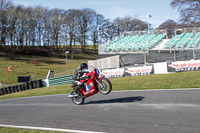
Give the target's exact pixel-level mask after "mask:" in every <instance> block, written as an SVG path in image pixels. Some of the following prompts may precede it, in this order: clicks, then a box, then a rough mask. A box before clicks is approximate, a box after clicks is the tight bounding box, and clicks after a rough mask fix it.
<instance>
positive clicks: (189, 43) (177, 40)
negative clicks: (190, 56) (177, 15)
mask: <svg viewBox="0 0 200 133" xmlns="http://www.w3.org/2000/svg"><path fill="white" fill-rule="evenodd" d="M199 42H200V32H197V33H195V34H193V33H185V34H183V33H182V34H179V35H175V36H173V37H172V38H171V39H170V40H169V41H168V42H167V43H165V48H173V47H176V48H185V47H187V48H193V47H194V46H195V47H197V46H198V44H199Z"/></svg>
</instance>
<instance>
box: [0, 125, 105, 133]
mask: <svg viewBox="0 0 200 133" xmlns="http://www.w3.org/2000/svg"><path fill="white" fill-rule="evenodd" d="M0 127H9V128H20V129H32V130H44V131H58V132H70V133H106V132H95V131H83V130H71V129H59V128H46V127H30V126H15V125H3V124H0Z"/></svg>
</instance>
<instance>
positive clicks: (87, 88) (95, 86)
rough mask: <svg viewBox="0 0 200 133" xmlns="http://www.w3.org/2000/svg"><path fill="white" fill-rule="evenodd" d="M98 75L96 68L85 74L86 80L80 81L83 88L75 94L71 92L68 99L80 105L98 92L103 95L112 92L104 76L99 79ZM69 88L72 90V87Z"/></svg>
mask: <svg viewBox="0 0 200 133" xmlns="http://www.w3.org/2000/svg"><path fill="white" fill-rule="evenodd" d="M99 74H100V72H99V70H98V69H96V68H94V70H93V71H91V72H87V73H85V74H84V76H87V77H88V78H87V79H86V80H80V82H82V83H83V84H84V86H83V87H81V88H80V89H79V90H78V91H76V92H75V91H74V90H73V91H72V92H71V95H68V98H71V100H72V101H73V102H74V103H75V104H77V105H81V104H83V103H84V101H85V98H88V97H90V96H92V95H95V94H97V93H98V92H100V93H101V94H103V95H107V94H109V93H110V92H111V91H112V84H111V82H110V81H109V80H108V79H107V78H105V77H104V76H101V77H99ZM71 88H73V87H72V85H71Z"/></svg>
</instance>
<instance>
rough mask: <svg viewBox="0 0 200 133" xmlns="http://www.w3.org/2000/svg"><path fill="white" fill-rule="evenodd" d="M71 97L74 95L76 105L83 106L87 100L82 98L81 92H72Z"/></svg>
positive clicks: (73, 99)
mask: <svg viewBox="0 0 200 133" xmlns="http://www.w3.org/2000/svg"><path fill="white" fill-rule="evenodd" d="M71 95H73V97H72V98H71V99H72V101H73V102H74V103H75V104H76V105H81V104H83V103H84V101H85V98H83V97H82V95H81V93H80V92H78V93H77V92H75V91H72V93H71Z"/></svg>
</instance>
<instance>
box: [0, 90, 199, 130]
mask: <svg viewBox="0 0 200 133" xmlns="http://www.w3.org/2000/svg"><path fill="white" fill-rule="evenodd" d="M0 124H3V125H16V126H29V127H43V128H44V127H45V128H55V129H70V130H72V131H77V132H78V131H80V132H83V131H96V132H110V133H200V89H184V90H150V91H124V92H111V94H109V95H107V96H103V95H101V94H98V95H95V96H92V97H90V98H88V99H86V101H85V104H84V105H81V106H77V105H75V104H73V102H72V101H71V100H70V99H68V98H67V96H66V95H56V96H43V97H31V98H21V99H12V100H1V101H0Z"/></svg>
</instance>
